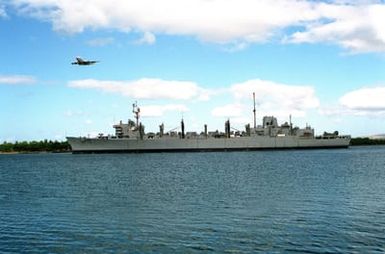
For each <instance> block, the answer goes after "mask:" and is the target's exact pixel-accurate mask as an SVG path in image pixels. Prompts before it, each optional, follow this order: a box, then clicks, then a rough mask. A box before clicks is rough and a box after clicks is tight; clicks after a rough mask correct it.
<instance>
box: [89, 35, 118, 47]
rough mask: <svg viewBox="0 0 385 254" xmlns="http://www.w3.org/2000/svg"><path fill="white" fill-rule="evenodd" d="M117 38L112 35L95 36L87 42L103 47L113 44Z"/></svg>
mask: <svg viewBox="0 0 385 254" xmlns="http://www.w3.org/2000/svg"><path fill="white" fill-rule="evenodd" d="M114 42H115V39H114V38H112V37H104V38H95V39H92V40H89V41H87V44H88V45H90V46H93V47H103V46H107V45H110V44H113V43H114Z"/></svg>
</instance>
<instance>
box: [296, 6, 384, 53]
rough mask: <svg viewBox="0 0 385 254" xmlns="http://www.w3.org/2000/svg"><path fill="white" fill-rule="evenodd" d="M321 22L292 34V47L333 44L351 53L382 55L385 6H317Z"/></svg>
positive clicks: (311, 24)
mask: <svg viewBox="0 0 385 254" xmlns="http://www.w3.org/2000/svg"><path fill="white" fill-rule="evenodd" d="M317 12H318V13H320V15H321V16H322V17H324V20H323V21H318V22H314V23H310V24H308V25H307V28H306V29H305V30H304V31H301V32H295V33H294V34H292V36H291V38H290V39H289V41H291V42H294V43H303V42H308V43H318V42H328V43H335V44H338V45H340V46H342V47H343V48H346V49H348V50H349V51H351V52H357V53H359V52H376V51H377V52H381V51H385V28H384V26H383V24H384V23H385V5H383V4H372V5H357V6H352V5H326V4H321V5H319V6H318V11H317Z"/></svg>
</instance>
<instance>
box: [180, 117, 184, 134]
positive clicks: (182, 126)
mask: <svg viewBox="0 0 385 254" xmlns="http://www.w3.org/2000/svg"><path fill="white" fill-rule="evenodd" d="M180 125H181V129H182V138H184V122H183V119H182V121H181V122H180Z"/></svg>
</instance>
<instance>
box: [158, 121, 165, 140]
mask: <svg viewBox="0 0 385 254" xmlns="http://www.w3.org/2000/svg"><path fill="white" fill-rule="evenodd" d="M163 134H164V124H163V123H162V124H161V125H159V136H160V137H163Z"/></svg>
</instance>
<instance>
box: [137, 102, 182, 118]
mask: <svg viewBox="0 0 385 254" xmlns="http://www.w3.org/2000/svg"><path fill="white" fill-rule="evenodd" d="M169 111H177V112H187V111H189V109H188V108H187V107H186V106H185V105H182V104H168V105H145V106H141V107H140V114H141V116H142V117H159V116H163V115H164V114H165V113H166V112H169Z"/></svg>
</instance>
